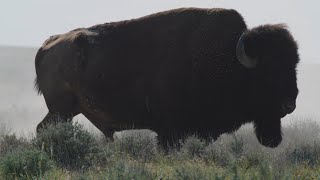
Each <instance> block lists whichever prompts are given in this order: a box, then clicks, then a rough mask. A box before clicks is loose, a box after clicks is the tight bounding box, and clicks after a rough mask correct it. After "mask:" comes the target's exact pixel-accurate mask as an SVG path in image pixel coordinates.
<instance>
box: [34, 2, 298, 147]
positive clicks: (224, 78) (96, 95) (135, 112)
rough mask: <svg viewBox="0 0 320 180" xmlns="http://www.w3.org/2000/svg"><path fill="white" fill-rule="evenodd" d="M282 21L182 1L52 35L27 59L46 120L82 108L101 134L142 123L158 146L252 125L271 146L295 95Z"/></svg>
mask: <svg viewBox="0 0 320 180" xmlns="http://www.w3.org/2000/svg"><path fill="white" fill-rule="evenodd" d="M298 62H299V55H298V48H297V44H296V42H295V40H294V39H293V37H292V35H291V34H290V32H289V31H288V30H287V28H286V26H285V25H282V24H276V25H262V26H258V27H255V28H252V29H248V28H247V26H246V24H245V22H244V20H243V18H242V16H241V15H240V14H239V13H238V12H237V11H235V10H228V9H199V8H181V9H175V10H169V11H165V12H160V13H156V14H152V15H149V16H145V17H142V18H138V19H132V20H128V21H121V22H112V23H105V24H99V25H96V26H92V27H89V28H79V29H75V30H72V31H70V32H67V33H65V34H60V35H55V36H52V37H50V38H49V39H48V40H47V41H45V42H44V44H43V45H42V47H41V48H40V49H39V51H38V53H37V55H36V58H35V69H36V74H37V78H36V82H35V85H36V87H37V89H38V91H39V93H42V94H43V96H44V98H45V101H46V104H47V107H48V109H49V112H48V114H47V115H46V117H45V118H44V119H43V121H42V122H41V123H40V124H39V125H38V126H37V130H39V129H40V128H42V127H44V126H45V125H47V124H48V123H52V122H54V121H56V119H57V118H56V117H57V116H58V117H59V118H58V119H59V120H60V121H70V120H71V119H72V118H73V117H74V116H76V115H77V114H79V113H82V114H83V115H84V116H86V117H87V118H88V119H89V120H90V121H91V122H92V123H93V124H94V125H95V126H96V127H97V128H98V129H100V130H101V131H102V132H103V133H104V134H105V135H106V136H109V137H112V134H113V133H114V132H115V131H119V130H124V129H151V130H154V131H155V132H157V133H158V138H159V141H160V142H162V143H166V142H172V141H174V140H176V139H177V138H180V137H181V136H183V135H185V134H186V133H196V134H198V135H199V136H203V137H208V136H211V137H213V138H217V137H218V136H219V135H220V134H222V133H225V132H232V131H234V130H236V129H238V128H239V127H240V126H241V125H242V124H244V123H248V122H253V123H254V127H255V133H256V136H257V138H258V140H259V142H260V143H261V144H263V145H265V146H269V147H276V146H278V144H279V143H280V142H281V140H282V135H281V118H283V117H284V116H285V115H286V114H290V113H292V112H293V111H294V109H295V107H296V105H295V101H296V98H297V95H298V88H297V83H296V81H297V79H296V66H297V63H298Z"/></svg>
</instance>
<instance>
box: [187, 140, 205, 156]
mask: <svg viewBox="0 0 320 180" xmlns="http://www.w3.org/2000/svg"><path fill="white" fill-rule="evenodd" d="M205 147H206V143H205V142H204V141H203V140H201V139H199V138H198V137H196V136H195V135H193V136H189V137H188V138H187V139H185V141H184V142H182V143H181V151H182V152H183V153H184V154H186V155H188V156H190V157H195V156H200V155H201V154H202V153H203V152H204V149H205Z"/></svg>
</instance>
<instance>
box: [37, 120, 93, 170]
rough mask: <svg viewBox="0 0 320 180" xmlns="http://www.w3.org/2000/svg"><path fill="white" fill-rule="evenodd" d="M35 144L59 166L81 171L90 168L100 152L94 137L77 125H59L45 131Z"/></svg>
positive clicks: (40, 134) (50, 126) (51, 126)
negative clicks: (80, 169)
mask: <svg viewBox="0 0 320 180" xmlns="http://www.w3.org/2000/svg"><path fill="white" fill-rule="evenodd" d="M33 143H34V144H35V145H36V146H37V147H38V148H40V149H44V151H45V152H47V153H48V154H49V155H50V157H51V158H53V159H54V160H55V161H56V162H57V163H58V165H60V166H62V167H65V168H72V169H79V168H87V167H90V166H91V165H92V163H93V161H94V157H95V154H97V153H98V152H99V148H98V145H97V144H96V142H95V139H94V137H93V136H92V135H91V134H90V133H89V132H87V131H86V130H83V126H82V125H80V124H78V123H76V124H75V125H73V124H72V123H71V122H70V123H58V124H56V125H49V126H48V127H46V128H45V129H43V130H42V131H41V132H40V133H39V134H38V136H37V137H36V138H35V139H34V141H33Z"/></svg>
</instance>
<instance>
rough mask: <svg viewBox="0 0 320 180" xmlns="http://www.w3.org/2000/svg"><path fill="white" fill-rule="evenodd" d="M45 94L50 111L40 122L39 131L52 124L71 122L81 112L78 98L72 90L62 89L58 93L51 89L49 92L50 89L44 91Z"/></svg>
mask: <svg viewBox="0 0 320 180" xmlns="http://www.w3.org/2000/svg"><path fill="white" fill-rule="evenodd" d="M43 96H44V98H45V101H46V104H47V107H48V109H49V112H48V114H47V115H46V116H45V118H44V119H43V120H42V121H41V122H40V123H39V124H38V126H37V133H39V131H40V130H41V129H42V128H45V127H47V126H48V125H50V124H53V125H54V124H57V123H61V122H62V123H63V122H71V121H72V118H73V117H74V116H76V115H78V114H79V108H78V102H77V98H76V96H75V95H74V94H73V93H72V92H67V91H64V92H62V91H60V92H59V93H58V92H52V91H51V92H50V93H49V91H48V92H47V91H44V93H43Z"/></svg>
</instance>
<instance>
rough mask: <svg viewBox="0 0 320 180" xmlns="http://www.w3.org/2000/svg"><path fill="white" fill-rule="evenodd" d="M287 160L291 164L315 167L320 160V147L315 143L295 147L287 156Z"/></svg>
mask: <svg viewBox="0 0 320 180" xmlns="http://www.w3.org/2000/svg"><path fill="white" fill-rule="evenodd" d="M288 158H289V160H290V162H291V163H293V164H300V163H307V164H308V165H310V166H315V165H317V164H318V163H319V160H320V145H318V144H316V143H315V144H314V145H310V144H309V145H303V146H300V147H297V148H295V149H294V150H293V152H291V153H290V154H289V155H288Z"/></svg>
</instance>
